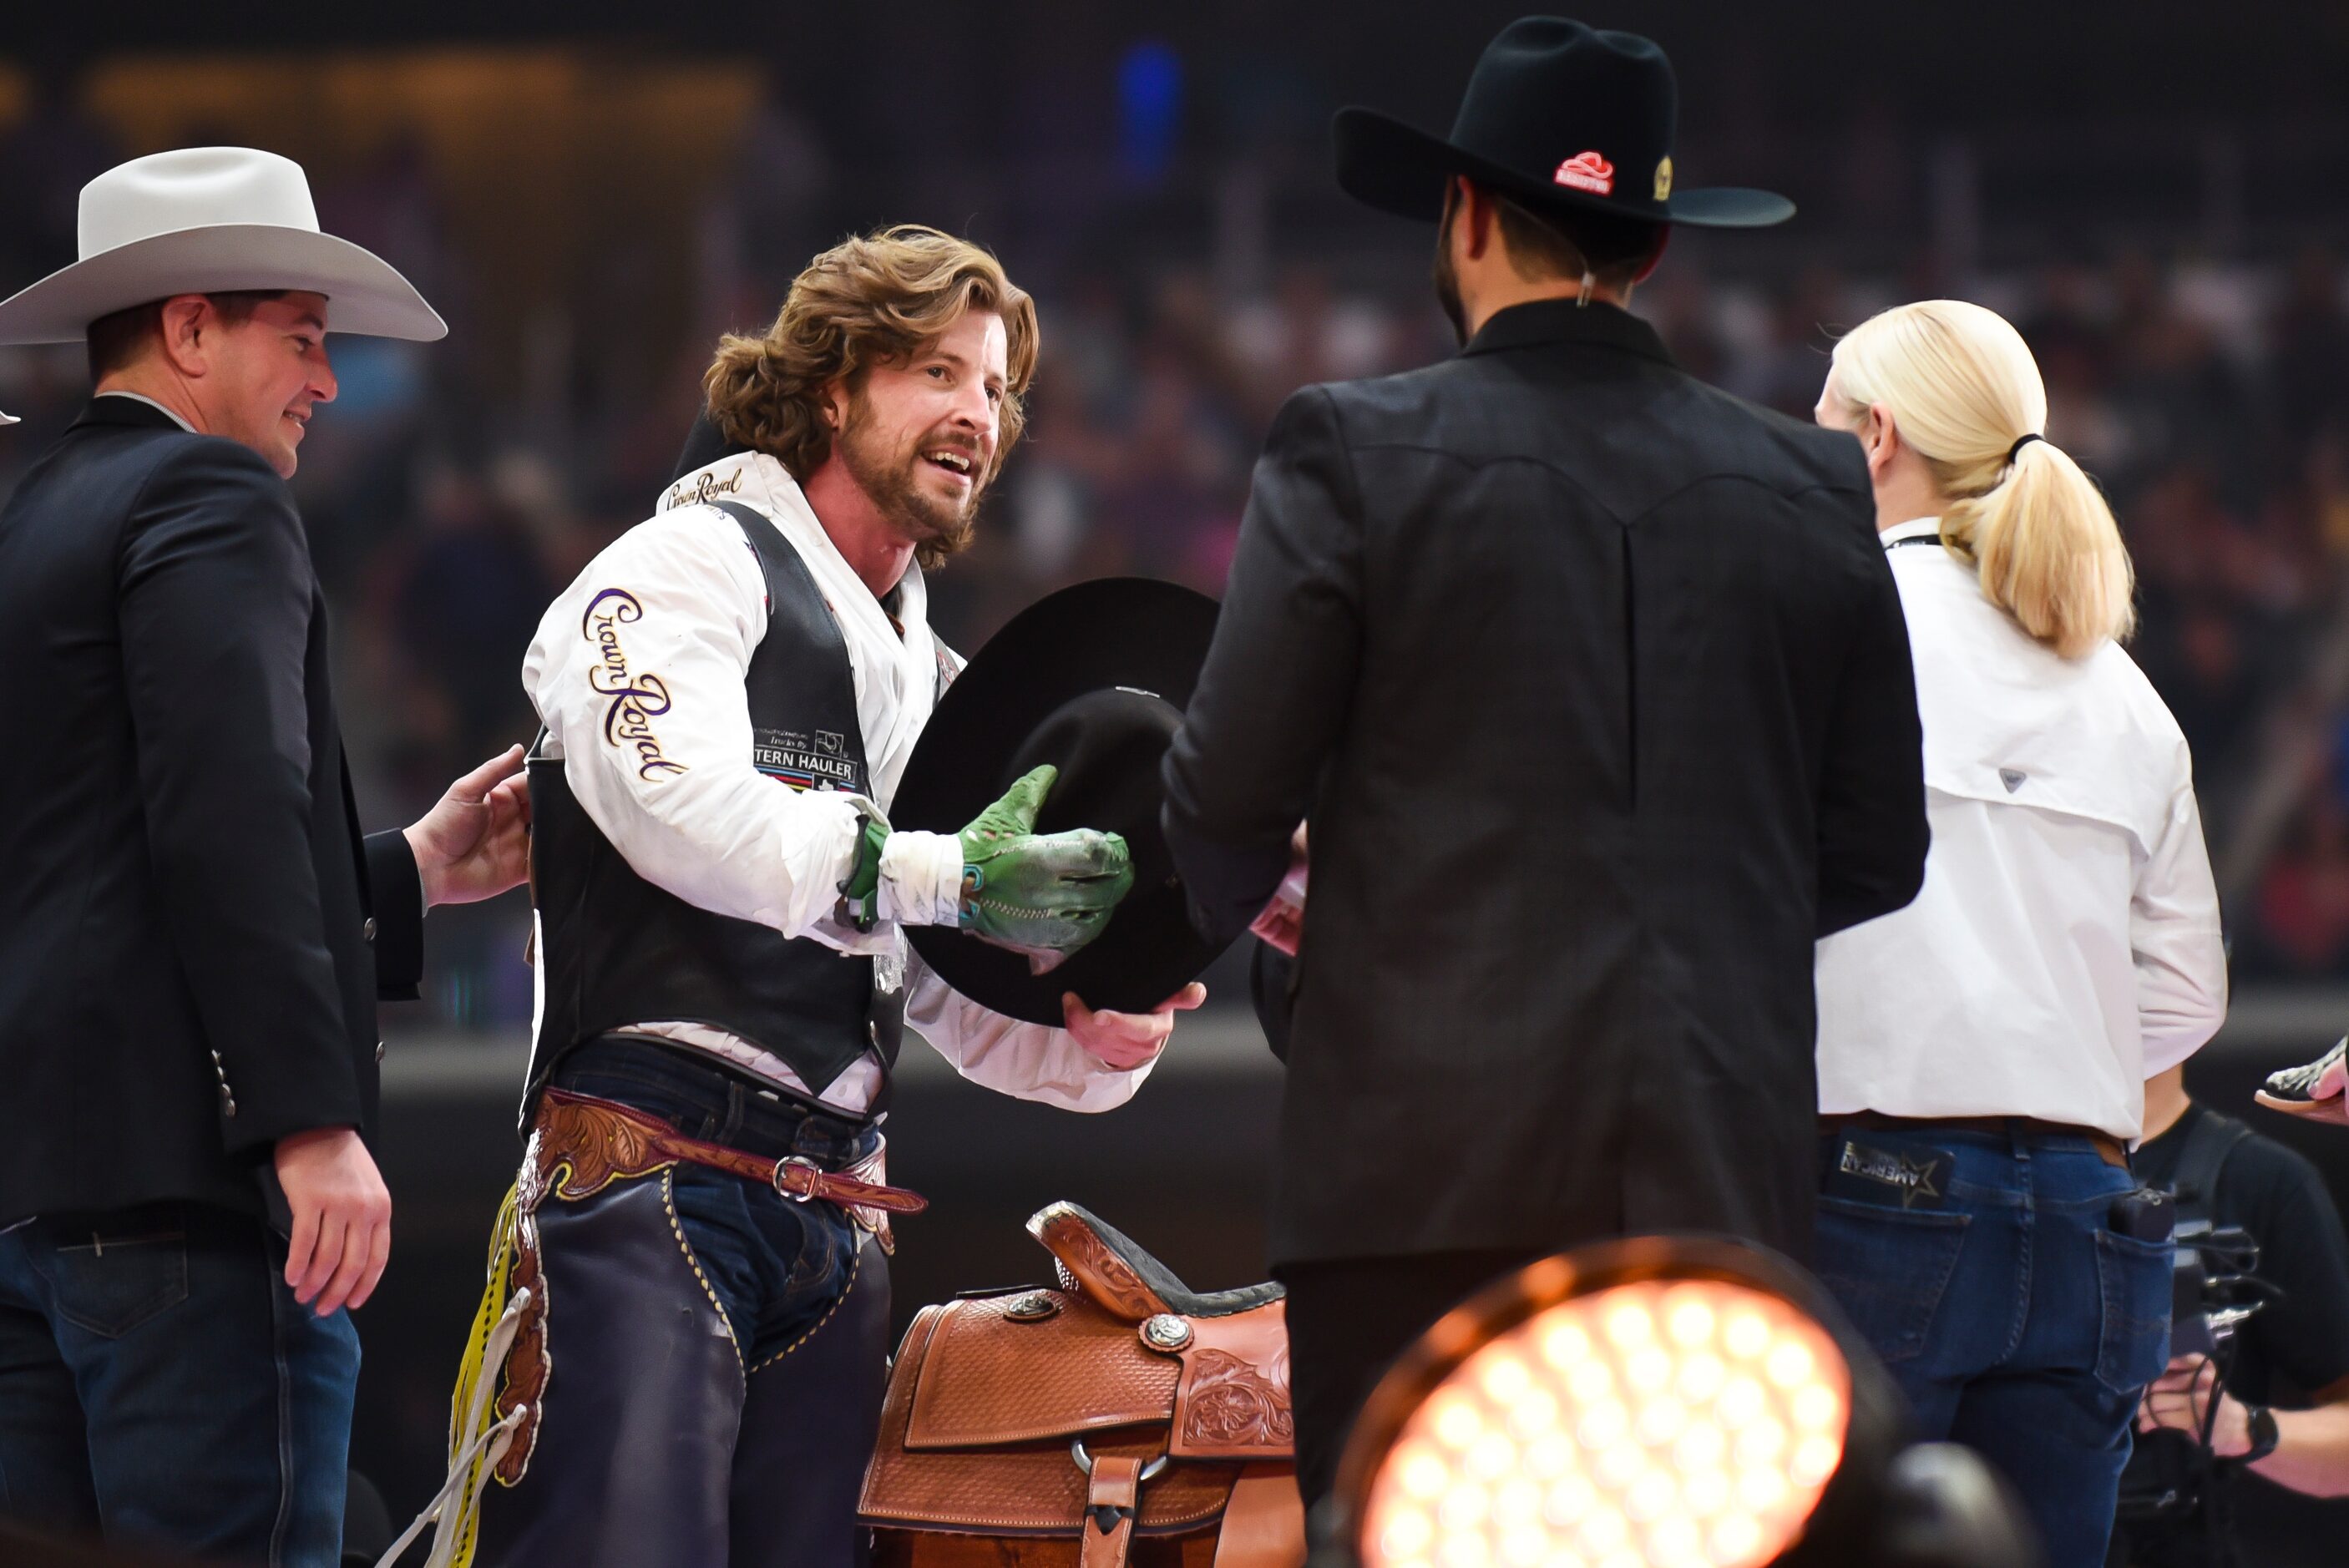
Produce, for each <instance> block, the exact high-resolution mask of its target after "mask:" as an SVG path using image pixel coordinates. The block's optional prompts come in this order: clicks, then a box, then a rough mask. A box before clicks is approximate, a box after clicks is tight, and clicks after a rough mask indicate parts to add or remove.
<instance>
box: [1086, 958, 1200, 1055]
mask: <svg viewBox="0 0 2349 1568" xmlns="http://www.w3.org/2000/svg"><path fill="white" fill-rule="evenodd" d="M1206 999H1207V988H1206V986H1205V985H1200V984H1199V983H1198V982H1197V981H1196V980H1194V981H1192V982H1191V983H1190V984H1189V985H1185V986H1184V987H1183V988H1182V989H1181V990H1180V991H1177V992H1175V993H1174V995H1172V996H1169V997H1167V998H1166V1000H1164V1002H1161V1003H1159V1004H1158V1006H1155V1007H1154V1008H1152V1009H1151V1010H1150V1011H1149V1012H1147V1013H1096V1012H1094V1011H1093V1010H1092V1008H1091V1007H1088V1006H1085V1005H1084V1003H1083V1001H1082V1000H1081V999H1080V998H1079V997H1078V995H1077V994H1076V993H1075V992H1074V991H1068V992H1063V993H1062V994H1061V1016H1062V1017H1063V1018H1065V1019H1066V1020H1067V1021H1068V1025H1069V1033H1070V1034H1071V1035H1073V1036H1075V1037H1076V1040H1077V1044H1079V1045H1081V1046H1082V1047H1084V1048H1085V1049H1086V1050H1087V1051H1089V1052H1091V1053H1092V1055H1094V1056H1096V1057H1100V1058H1101V1059H1102V1061H1105V1062H1107V1063H1108V1064H1109V1065H1110V1066H1112V1067H1113V1068H1117V1069H1118V1071H1120V1072H1132V1071H1133V1069H1134V1068H1138V1067H1140V1066H1142V1064H1143V1063H1144V1062H1146V1061H1149V1060H1150V1059H1151V1058H1152V1057H1155V1056H1156V1055H1157V1054H1158V1053H1159V1052H1160V1051H1161V1050H1163V1049H1164V1048H1165V1045H1166V1037H1167V1036H1169V1035H1171V1034H1173V1033H1174V1015H1175V1014H1177V1013H1187V1012H1189V1011H1190V1010H1191V1009H1192V1008H1194V1007H1195V1006H1198V1005H1199V1004H1200V1003H1202V1002H1204V1001H1206Z"/></svg>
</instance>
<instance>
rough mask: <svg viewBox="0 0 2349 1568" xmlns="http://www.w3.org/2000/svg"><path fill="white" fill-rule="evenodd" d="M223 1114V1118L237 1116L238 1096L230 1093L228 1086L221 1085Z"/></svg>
mask: <svg viewBox="0 0 2349 1568" xmlns="http://www.w3.org/2000/svg"><path fill="white" fill-rule="evenodd" d="M221 1114H222V1116H234V1115H235V1114H236V1096H234V1095H233V1094H231V1093H229V1092H228V1085H226V1084H222V1085H221Z"/></svg>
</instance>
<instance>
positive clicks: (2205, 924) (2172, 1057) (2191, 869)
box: [2129, 741, 2227, 1078]
mask: <svg viewBox="0 0 2349 1568" xmlns="http://www.w3.org/2000/svg"><path fill="white" fill-rule="evenodd" d="M2185 750H2186V747H2185V743H2184V742H2183V741H2180V742H2179V743H2178V753H2179V756H2178V771H2179V772H2180V773H2181V774H2183V775H2185V779H2184V781H2183V782H2182V783H2180V784H2179V786H2178V792H2177V793H2176V794H2175V795H2173V796H2172V797H2171V798H2170V802H2169V810H2168V815H2167V817H2166V818H2165V819H2164V821H2163V824H2162V831H2161V834H2160V837H2159V838H2158V840H2157V841H2156V842H2155V843H2154V845H2153V847H2152V850H2151V852H2150V853H2149V854H2148V855H2147V858H2146V862H2145V864H2144V866H2143V867H2142V868H2140V870H2139V872H2138V874H2137V891H2136V893H2135V894H2134V896H2133V897H2132V898H2131V899H2130V901H2129V948H2130V951H2131V953H2132V954H2134V955H2135V957H2136V960H2137V1032H2138V1035H2139V1037H2140V1038H2141V1039H2142V1041H2143V1044H2144V1051H2145V1076H2146V1077H2147V1078H2151V1077H2153V1076H2154V1075H2155V1074H2156V1073H2161V1072H2167V1071H2168V1069H2170V1068H2174V1067H2176V1066H2177V1065H2178V1063H2180V1062H2182V1061H2184V1060H2185V1059H2186V1058H2187V1057H2190V1056H2192V1055H2193V1054H2194V1053H2195V1052H2196V1051H2198V1050H2199V1049H2201V1047H2202V1046H2203V1044H2204V1042H2206V1041H2208V1040H2209V1038H2210V1037H2211V1036H2212V1035H2214V1034H2217V1033H2218V1032H2219V1026H2220V1024H2221V1023H2223V1022H2225V1021H2226V1017H2227V952H2226V946H2225V944H2224V942H2223V940H2222V938H2221V937H2220V928H2219V890H2218V887H2217V885H2216V884H2215V883H2214V882H2212V881H2211V878H2210V856H2209V851H2208V850H2207V849H2205V848H2204V846H2203V842H2202V811H2201V808H2200V807H2199V805H2197V804H2196V802H2195V799H2194V784H2193V778H2192V773H2191V771H2190V764H2189V762H2188V760H2187V758H2186V756H2185Z"/></svg>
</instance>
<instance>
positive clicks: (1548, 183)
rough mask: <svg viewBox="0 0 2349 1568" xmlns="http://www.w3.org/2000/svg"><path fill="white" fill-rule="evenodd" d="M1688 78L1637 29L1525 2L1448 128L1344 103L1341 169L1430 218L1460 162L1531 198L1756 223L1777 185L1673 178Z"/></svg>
mask: <svg viewBox="0 0 2349 1568" xmlns="http://www.w3.org/2000/svg"><path fill="white" fill-rule="evenodd" d="M1679 112H1680V89H1679V88H1678V87H1677V86H1675V85H1674V83H1673V80H1672V65H1671V61H1670V60H1668V59H1666V58H1665V57H1664V52H1663V50H1661V49H1660V48H1658V47H1657V46H1655V44H1654V43H1652V42H1651V41H1650V40H1649V39H1646V38H1642V37H1640V36H1639V35H1638V34H1636V33H1605V32H1599V31H1597V30H1596V29H1593V28H1590V27H1586V26H1583V25H1582V24H1581V23H1579V22H1569V21H1568V20H1567V19H1566V18H1565V17H1563V16H1522V17H1519V18H1518V19H1517V20H1516V21H1514V22H1512V23H1510V24H1509V25H1508V26H1506V27H1504V28H1502V29H1501V34H1500V36H1498V37H1496V38H1495V39H1494V40H1493V41H1492V43H1491V44H1489V45H1488V46H1486V47H1485V53H1484V55H1483V56H1482V57H1480V58H1479V59H1478V60H1477V62H1476V69H1475V73H1474V74H1473V75H1471V76H1470V77H1469V78H1468V90H1467V92H1466V93H1465V94H1464V95H1463V96H1462V97H1461V99H1460V113H1459V115H1458V117H1457V118H1456V119H1454V120H1453V122H1452V135H1451V136H1450V138H1449V139H1446V138H1443V137H1437V136H1431V135H1429V134H1428V133H1427V132H1426V131H1423V130H1420V129H1416V128H1414V127H1412V126H1409V125H1405V124H1404V123H1403V122H1402V121H1401V120H1399V119H1394V118H1393V117H1392V116H1391V115H1384V114H1381V113H1379V112H1378V111H1377V110H1375V109H1368V108H1341V109H1340V110H1339V111H1338V118H1337V119H1336V120H1335V122H1334V123H1333V124H1332V127H1331V130H1332V133H1333V134H1334V136H1335V138H1336V140H1337V150H1338V183H1339V185H1340V187H1341V188H1342V189H1343V190H1344V191H1346V193H1347V194H1348V195H1350V196H1352V197H1354V198H1355V199H1356V200H1358V201H1366V202H1368V203H1369V204H1370V205H1371V206H1373V207H1376V208H1378V209H1380V210H1381V211H1387V212H1393V213H1397V214H1399V215H1401V216H1402V217H1405V218H1421V219H1425V220H1426V221H1428V222H1434V221H1435V220H1436V219H1437V218H1439V217H1441V216H1442V215H1443V212H1444V184H1445V182H1446V181H1448V180H1449V179H1450V178H1451V177H1452V176H1453V175H1454V174H1464V175H1466V176H1467V177H1468V178H1469V179H1471V180H1474V181H1476V182H1477V183H1478V184H1479V185H1484V186H1488V187H1490V188H1491V189H1493V190H1495V191H1499V192H1500V193H1501V194H1503V195H1505V196H1507V197H1509V198H1511V199H1512V200H1514V201H1517V202H1519V203H1521V204H1523V205H1525V206H1526V207H1529V208H1531V209H1532V210H1533V211H1536V212H1537V213H1539V212H1542V211H1546V210H1547V211H1561V212H1572V211H1598V212H1609V213H1613V214H1614V215H1616V216H1617V217H1621V218H1635V219H1645V220H1647V221H1649V222H1657V223H1688V224H1692V225H1695V226H1698V227H1701V228H1711V229H1758V228H1764V227H1766V226H1768V225H1770V224H1772V223H1783V222H1785V221H1786V220H1787V219H1789V218H1791V217H1793V216H1794V215H1795V204H1794V203H1793V202H1792V201H1787V200H1786V199H1785V197H1784V196H1779V195H1775V194H1774V193H1772V192H1770V191H1746V190H1735V189H1729V188H1722V189H1717V190H1711V191H1676V190H1674V189H1673V187H1672V126H1673V122H1674V120H1675V119H1677V118H1678V115H1679Z"/></svg>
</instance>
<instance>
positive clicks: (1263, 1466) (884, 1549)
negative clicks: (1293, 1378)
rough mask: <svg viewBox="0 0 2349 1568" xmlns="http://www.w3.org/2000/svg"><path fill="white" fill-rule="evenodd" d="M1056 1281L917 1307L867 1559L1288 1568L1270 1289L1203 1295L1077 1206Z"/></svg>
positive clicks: (896, 1370) (1281, 1384) (1279, 1375)
mask: <svg viewBox="0 0 2349 1568" xmlns="http://www.w3.org/2000/svg"><path fill="white" fill-rule="evenodd" d="M1028 1231H1029V1233H1030V1235H1033V1236H1034V1237H1035V1238H1036V1239H1037V1240H1038V1241H1040V1242H1041V1243H1044V1245H1045V1247H1046V1248H1048V1249H1049V1250H1050V1252H1051V1253H1052V1256H1053V1258H1054V1259H1055V1260H1056V1261H1057V1264H1058V1274H1059V1276H1060V1286H1061V1287H1060V1288H1059V1289H1057V1290H1050V1289H1026V1290H1012V1291H1002V1292H995V1293H991V1294H987V1295H971V1296H965V1297H961V1298H958V1299H957V1300H954V1301H950V1302H947V1303H946V1304H944V1305H938V1306H926V1307H924V1308H923V1309H922V1310H921V1312H920V1314H919V1315H916V1317H915V1319H914V1322H913V1326H911V1327H910V1328H908V1329H907V1330H906V1331H905V1342H904V1344H903V1345H901V1346H899V1347H898V1351H897V1358H896V1361H895V1366H894V1367H893V1369H892V1371H891V1373H890V1377H889V1393H888V1398H887V1400H886V1402H885V1404H884V1406H883V1408H882V1412H881V1439H880V1443H879V1445H878V1447H877V1449H875V1451H874V1456H873V1463H872V1466H871V1468H870V1469H868V1470H866V1471H865V1476H864V1499H863V1501H862V1504H861V1512H862V1514H863V1517H864V1522H866V1523H867V1524H870V1525H873V1526H874V1527H875V1536H874V1541H875V1552H874V1563H875V1564H876V1568H980V1565H982V1564H984V1565H986V1568H1125V1565H1127V1564H1132V1565H1133V1568H1297V1565H1298V1564H1300V1563H1303V1562H1304V1561H1305V1521H1304V1513H1303V1510H1302V1508H1301V1507H1300V1506H1299V1501H1298V1493H1297V1480H1296V1472H1295V1469H1294V1465H1293V1457H1294V1449H1293V1442H1294V1429H1293V1427H1292V1425H1291V1422H1290V1418H1289V1409H1288V1327H1287V1322H1286V1317H1285V1304H1284V1303H1283V1301H1282V1294H1283V1293H1282V1291H1281V1288H1280V1286H1278V1284H1258V1285H1249V1286H1247V1287H1246V1288H1244V1289H1239V1290H1227V1291H1216V1292H1210V1293H1206V1294H1202V1293H1199V1292H1195V1291H1193V1290H1191V1289H1189V1288H1188V1287H1186V1286H1185V1284H1183V1282H1182V1281H1181V1280H1179V1279H1176V1278H1175V1277H1174V1274H1172V1273H1170V1272H1169V1271H1168V1270H1167V1269H1166V1267H1165V1266H1164V1264H1160V1263H1159V1262H1158V1261H1157V1260H1156V1259H1155V1258H1153V1257H1152V1256H1151V1255H1150V1254H1149V1253H1145V1252H1143V1250H1142V1249H1141V1248H1140V1247H1138V1246H1136V1245H1135V1244H1134V1243H1133V1242H1131V1241H1129V1240H1127V1239H1126V1238H1125V1237H1124V1236H1123V1235H1121V1234H1120V1233H1118V1232H1117V1231H1115V1230H1113V1229H1112V1228H1111V1227H1110V1226H1109V1225H1106V1224H1104V1223H1102V1222H1101V1221H1100V1220H1097V1219H1095V1218H1094V1217H1093V1216H1092V1214H1090V1213H1087V1212H1085V1211H1084V1210H1082V1209H1081V1208H1079V1207H1077V1205H1075V1204H1074V1203H1054V1204H1052V1205H1051V1206H1050V1207H1049V1208H1046V1209H1044V1210H1043V1211H1041V1212H1039V1213H1037V1214H1036V1215H1034V1216H1033V1217H1032V1218H1030V1220H1029V1222H1028Z"/></svg>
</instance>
